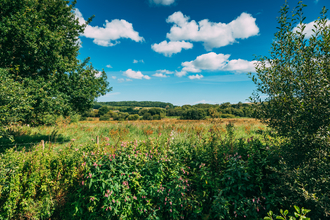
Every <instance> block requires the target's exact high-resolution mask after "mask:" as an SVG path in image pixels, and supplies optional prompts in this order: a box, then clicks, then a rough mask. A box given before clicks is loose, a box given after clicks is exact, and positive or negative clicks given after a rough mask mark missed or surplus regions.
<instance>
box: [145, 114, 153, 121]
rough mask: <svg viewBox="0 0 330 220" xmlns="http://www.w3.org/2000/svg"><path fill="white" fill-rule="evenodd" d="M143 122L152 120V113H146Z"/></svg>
mask: <svg viewBox="0 0 330 220" xmlns="http://www.w3.org/2000/svg"><path fill="white" fill-rule="evenodd" d="M143 120H152V116H151V114H150V113H144V115H143Z"/></svg>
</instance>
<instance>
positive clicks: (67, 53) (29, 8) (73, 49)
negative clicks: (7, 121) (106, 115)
mask: <svg viewBox="0 0 330 220" xmlns="http://www.w3.org/2000/svg"><path fill="white" fill-rule="evenodd" d="M68 4H69V1H61V0H55V1H53V0H45V1H35V0H21V1H2V2H1V3H0V8H1V11H0V15H1V18H2V21H1V24H0V33H1V37H0V67H2V68H7V69H8V71H7V72H6V74H7V75H8V77H9V78H11V79H12V80H14V81H15V82H17V83H19V84H20V86H19V88H21V89H19V90H20V91H18V90H14V91H13V92H17V94H14V96H17V97H19V96H20V94H21V93H22V90H24V91H25V93H26V94H27V96H28V97H29V99H31V100H33V102H32V101H31V102H28V103H27V102H25V103H24V105H29V107H27V108H26V109H27V110H26V111H27V113H26V114H25V116H24V117H21V118H20V120H21V121H22V122H23V123H27V124H32V125H36V124H42V121H43V118H44V117H45V116H46V115H49V114H51V115H64V116H68V115H71V114H72V112H73V113H74V112H79V113H83V112H84V111H86V110H88V109H90V108H91V107H92V106H93V103H94V99H95V98H97V97H98V96H100V95H104V94H105V93H106V92H109V91H110V90H111V88H108V86H109V83H108V82H107V81H106V74H105V72H104V71H103V72H102V74H101V76H100V77H98V76H97V75H96V74H98V73H99V72H98V71H97V70H95V69H94V68H93V66H92V65H89V66H87V63H88V62H89V58H87V59H85V60H84V62H82V63H79V60H78V59H77V56H78V50H79V48H80V46H79V45H78V43H77V42H78V39H79V38H78V37H79V35H80V34H81V33H83V31H84V28H85V27H86V25H87V24H88V23H89V22H90V21H91V18H90V19H88V22H87V23H86V24H84V25H79V22H78V19H76V18H75V15H74V12H73V10H74V5H75V1H74V2H72V4H71V5H68ZM82 85H83V86H82ZM1 86H2V85H1ZM0 89H1V90H4V89H3V87H1V88H0ZM14 103H15V102H14ZM17 108H18V109H19V108H20V105H17ZM29 109H33V111H28V110H29ZM10 110H13V109H10ZM8 113H9V114H11V115H15V114H16V113H15V112H8ZM21 116H23V115H21Z"/></svg>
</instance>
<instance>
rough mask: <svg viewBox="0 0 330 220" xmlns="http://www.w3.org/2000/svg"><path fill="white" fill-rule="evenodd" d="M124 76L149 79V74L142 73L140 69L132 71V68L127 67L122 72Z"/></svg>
mask: <svg viewBox="0 0 330 220" xmlns="http://www.w3.org/2000/svg"><path fill="white" fill-rule="evenodd" d="M123 75H124V76H126V77H128V78H132V79H142V78H145V79H150V77H149V76H147V75H143V74H142V73H141V72H140V71H134V70H132V69H128V70H126V71H125V72H124V73H123Z"/></svg>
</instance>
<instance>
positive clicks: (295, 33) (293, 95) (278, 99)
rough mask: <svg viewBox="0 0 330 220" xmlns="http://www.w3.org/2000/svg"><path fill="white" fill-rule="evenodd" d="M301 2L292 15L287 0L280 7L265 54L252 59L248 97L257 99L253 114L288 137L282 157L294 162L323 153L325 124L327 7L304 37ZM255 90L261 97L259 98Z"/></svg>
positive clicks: (329, 91)
mask: <svg viewBox="0 0 330 220" xmlns="http://www.w3.org/2000/svg"><path fill="white" fill-rule="evenodd" d="M305 6H306V5H303V4H302V2H301V1H300V2H299V4H298V6H297V7H296V8H295V10H294V12H293V14H292V16H290V15H289V14H288V10H289V6H288V4H287V3H286V4H285V5H284V6H283V7H282V9H281V11H280V12H281V15H280V17H279V18H278V23H279V27H278V29H279V30H278V32H276V33H275V39H274V41H273V43H272V47H271V55H270V57H260V58H259V59H258V62H257V65H256V70H257V73H256V75H253V76H252V79H253V81H254V82H255V84H256V85H257V92H256V93H255V94H254V96H253V97H252V98H251V100H252V101H254V102H255V103H259V102H261V104H260V105H258V108H257V111H256V117H257V118H258V119H261V120H262V121H264V122H266V123H267V124H268V125H269V126H270V127H272V128H274V129H276V131H277V132H278V133H279V134H280V135H282V136H284V137H287V138H288V139H289V140H290V141H291V142H292V143H293V145H291V146H292V147H293V149H288V151H289V153H288V154H287V156H288V157H289V158H288V161H294V160H297V159H298V158H299V161H297V162H302V161H304V160H305V159H306V158H312V157H319V156H321V155H320V154H323V153H325V151H327V149H329V139H328V137H329V130H330V117H329V114H330V87H329V68H330V66H329V63H330V56H329V48H330V28H329V26H328V25H327V16H326V13H327V9H325V8H323V10H322V12H321V16H320V17H319V18H318V19H317V20H316V21H315V25H314V27H313V34H312V36H311V37H310V38H307V37H306V34H305V32H304V30H305V28H306V25H305V24H304V23H303V22H304V20H305V17H304V16H303V8H304V7H305ZM296 25H298V27H297V28H296V29H294V27H295V26H296ZM260 94H262V95H263V96H266V97H267V98H266V99H265V100H264V101H263V100H262V99H261V97H260Z"/></svg>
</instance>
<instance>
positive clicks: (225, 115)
mask: <svg viewBox="0 0 330 220" xmlns="http://www.w3.org/2000/svg"><path fill="white" fill-rule="evenodd" d="M220 118H236V116H235V115H232V114H220Z"/></svg>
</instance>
